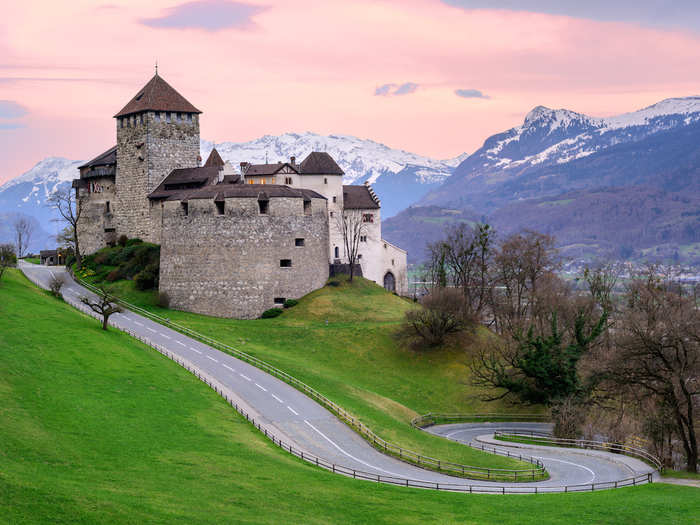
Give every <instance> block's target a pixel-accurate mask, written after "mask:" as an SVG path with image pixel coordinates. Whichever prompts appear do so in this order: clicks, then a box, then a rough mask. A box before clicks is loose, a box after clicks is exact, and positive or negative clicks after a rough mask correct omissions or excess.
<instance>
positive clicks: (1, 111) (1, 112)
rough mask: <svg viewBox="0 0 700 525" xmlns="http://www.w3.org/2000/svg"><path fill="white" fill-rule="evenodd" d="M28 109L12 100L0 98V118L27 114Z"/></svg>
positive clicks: (11, 117) (12, 117)
mask: <svg viewBox="0 0 700 525" xmlns="http://www.w3.org/2000/svg"><path fill="white" fill-rule="evenodd" d="M28 113H29V111H28V110H27V108H25V107H24V106H22V105H20V104H18V103H17V102H15V101H13V100H0V119H14V118H20V117H23V116H25V115H27V114H28Z"/></svg>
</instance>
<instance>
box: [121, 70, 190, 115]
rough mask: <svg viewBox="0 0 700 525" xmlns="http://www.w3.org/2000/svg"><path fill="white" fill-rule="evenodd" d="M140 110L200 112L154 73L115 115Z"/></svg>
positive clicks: (138, 111) (128, 113)
mask: <svg viewBox="0 0 700 525" xmlns="http://www.w3.org/2000/svg"><path fill="white" fill-rule="evenodd" d="M142 111H176V112H182V113H201V111H199V110H198V109H197V108H196V107H194V106H193V105H192V104H190V103H189V102H188V101H187V99H186V98H185V97H183V96H182V95H180V93H178V92H177V91H175V88H173V87H172V86H171V85H170V84H168V83H167V82H166V81H165V80H163V78H162V77H161V76H160V75H158V73H156V74H155V75H154V76H153V78H152V79H151V80H149V81H148V84H146V85H145V86H144V87H143V88H142V89H141V90H140V91H139V92H138V93H136V95H135V96H134V98H132V99H131V100H130V101H129V103H128V104H127V105H126V106H124V107H123V108H122V109H121V111H120V112H119V113H117V114H116V115H114V116H115V118H116V117H123V116H125V115H131V114H132V113H140V112H142Z"/></svg>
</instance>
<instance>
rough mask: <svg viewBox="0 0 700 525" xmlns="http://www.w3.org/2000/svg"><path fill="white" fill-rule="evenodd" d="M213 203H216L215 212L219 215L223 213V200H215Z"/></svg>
mask: <svg viewBox="0 0 700 525" xmlns="http://www.w3.org/2000/svg"><path fill="white" fill-rule="evenodd" d="M214 204H216V213H217V214H219V215H223V214H224V201H216V202H215V203H214Z"/></svg>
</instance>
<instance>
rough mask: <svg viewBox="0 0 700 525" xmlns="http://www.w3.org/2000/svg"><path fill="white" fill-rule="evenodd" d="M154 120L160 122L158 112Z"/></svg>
mask: <svg viewBox="0 0 700 525" xmlns="http://www.w3.org/2000/svg"><path fill="white" fill-rule="evenodd" d="M154 118H155V120H156V122H160V113H158V112H157V111H156V112H155V115H154Z"/></svg>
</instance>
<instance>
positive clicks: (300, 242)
mask: <svg viewBox="0 0 700 525" xmlns="http://www.w3.org/2000/svg"><path fill="white" fill-rule="evenodd" d="M294 246H304V239H302V238H297V239H294Z"/></svg>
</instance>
